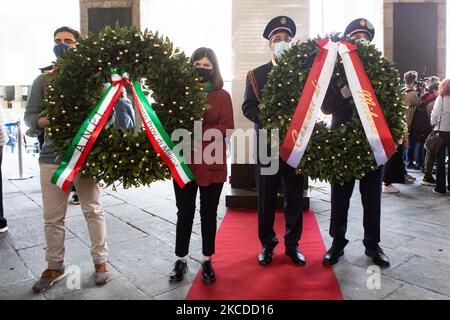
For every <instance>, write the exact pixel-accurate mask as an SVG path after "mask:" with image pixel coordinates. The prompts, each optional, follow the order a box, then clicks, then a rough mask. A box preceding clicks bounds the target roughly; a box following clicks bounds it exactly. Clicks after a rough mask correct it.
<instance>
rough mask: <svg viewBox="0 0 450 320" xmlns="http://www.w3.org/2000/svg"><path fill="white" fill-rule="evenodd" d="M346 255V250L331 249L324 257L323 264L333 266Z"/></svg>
mask: <svg viewBox="0 0 450 320" xmlns="http://www.w3.org/2000/svg"><path fill="white" fill-rule="evenodd" d="M343 255H344V249H338V248H335V247H333V246H332V247H331V248H330V250H328V251H327V252H326V253H325V255H324V256H323V264H324V265H326V266H333V265H335V264H336V263H338V262H339V258H340V257H342V256H343Z"/></svg>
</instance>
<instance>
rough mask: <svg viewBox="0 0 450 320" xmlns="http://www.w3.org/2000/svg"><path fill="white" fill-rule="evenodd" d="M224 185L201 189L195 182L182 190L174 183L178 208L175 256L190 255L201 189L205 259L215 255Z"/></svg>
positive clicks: (219, 184)
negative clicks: (218, 215) (196, 204)
mask: <svg viewBox="0 0 450 320" xmlns="http://www.w3.org/2000/svg"><path fill="white" fill-rule="evenodd" d="M223 185H224V184H223V183H215V184H212V185H210V186H207V187H199V186H198V185H197V184H196V183H195V182H192V183H190V184H188V185H186V186H185V187H184V189H181V188H180V187H179V186H178V184H177V183H176V182H174V189H175V198H176V202H177V208H178V213H177V215H178V220H177V235H176V244H175V254H176V255H177V257H185V256H187V255H188V254H189V243H190V241H191V234H192V225H193V223H194V216H195V201H196V198H197V191H198V189H200V217H201V224H202V244H203V255H204V256H205V257H210V256H212V255H214V253H215V244H216V231H217V207H218V206H219V200H220V195H221V193H222V189H223Z"/></svg>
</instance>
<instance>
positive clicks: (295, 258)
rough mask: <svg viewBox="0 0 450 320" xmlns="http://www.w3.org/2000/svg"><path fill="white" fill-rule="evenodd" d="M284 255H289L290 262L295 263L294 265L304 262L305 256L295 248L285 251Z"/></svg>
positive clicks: (302, 264)
mask: <svg viewBox="0 0 450 320" xmlns="http://www.w3.org/2000/svg"><path fill="white" fill-rule="evenodd" d="M286 255H287V256H288V257H291V260H292V262H293V263H295V264H296V265H299V266H304V265H305V264H306V258H305V256H304V255H303V254H302V253H301V252H299V251H297V250H295V251H286Z"/></svg>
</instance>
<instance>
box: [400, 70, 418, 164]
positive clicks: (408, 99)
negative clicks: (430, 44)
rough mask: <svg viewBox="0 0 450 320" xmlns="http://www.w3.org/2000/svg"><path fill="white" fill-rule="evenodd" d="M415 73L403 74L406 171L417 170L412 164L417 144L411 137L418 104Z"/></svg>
mask: <svg viewBox="0 0 450 320" xmlns="http://www.w3.org/2000/svg"><path fill="white" fill-rule="evenodd" d="M417 78H418V75H417V71H414V70H412V71H408V72H406V73H405V74H404V76H403V79H404V80H405V87H404V88H403V90H402V93H403V95H404V104H405V107H406V108H407V110H406V125H407V126H408V150H407V169H418V167H417V166H416V165H415V164H414V154H415V150H416V144H417V143H418V142H417V140H415V139H414V138H413V137H411V125H412V121H413V118H414V112H415V111H416V108H417V106H418V104H419V97H418V95H417V92H416V90H415V89H414V85H415V83H416V81H417Z"/></svg>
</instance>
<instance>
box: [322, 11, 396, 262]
mask: <svg viewBox="0 0 450 320" xmlns="http://www.w3.org/2000/svg"><path fill="white" fill-rule="evenodd" d="M374 35H375V29H374V27H373V25H372V24H371V23H370V22H369V21H368V20H366V19H356V20H354V21H352V22H351V23H350V24H349V25H348V27H347V28H346V30H345V33H344V37H345V38H351V39H354V40H357V41H360V42H361V43H364V44H369V43H370V42H371V41H372V40H373V37H374ZM351 99H352V94H351V92H350V89H349V87H348V85H346V86H344V87H343V88H338V87H337V85H336V84H335V83H333V82H332V83H331V84H330V87H329V89H328V92H327V95H326V97H325V101H324V103H323V106H322V111H323V113H325V114H331V115H333V118H332V124H331V128H332V129H335V128H338V127H339V126H341V125H342V124H344V123H346V122H348V121H350V120H351V118H352V115H353V112H356V110H355V111H354V110H353V108H352V106H351V104H350V102H351ZM354 186H355V179H352V180H351V181H348V182H347V183H345V184H344V185H343V186H341V185H339V184H332V185H331V221H330V235H331V237H333V245H332V246H331V248H330V249H329V250H328V251H327V252H326V254H325V256H324V258H323V263H324V264H325V265H329V266H330V265H334V264H336V263H337V262H338V261H339V258H340V257H341V256H342V255H344V248H345V246H346V245H347V244H348V240H347V239H346V238H345V233H346V231H347V217H348V209H349V206H350V198H351V196H352V193H353V189H354ZM381 188H382V167H379V168H378V169H377V170H376V171H373V172H367V173H366V175H365V177H364V178H362V179H361V181H360V185H359V190H360V192H361V201H362V205H363V208H364V222H363V224H364V240H363V243H364V246H365V248H366V251H365V253H366V255H367V256H369V257H371V258H372V260H373V263H374V264H376V265H378V266H381V267H389V259H388V257H387V256H386V255H385V254H384V252H383V250H382V249H381V248H380V246H379V242H380V215H381Z"/></svg>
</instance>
